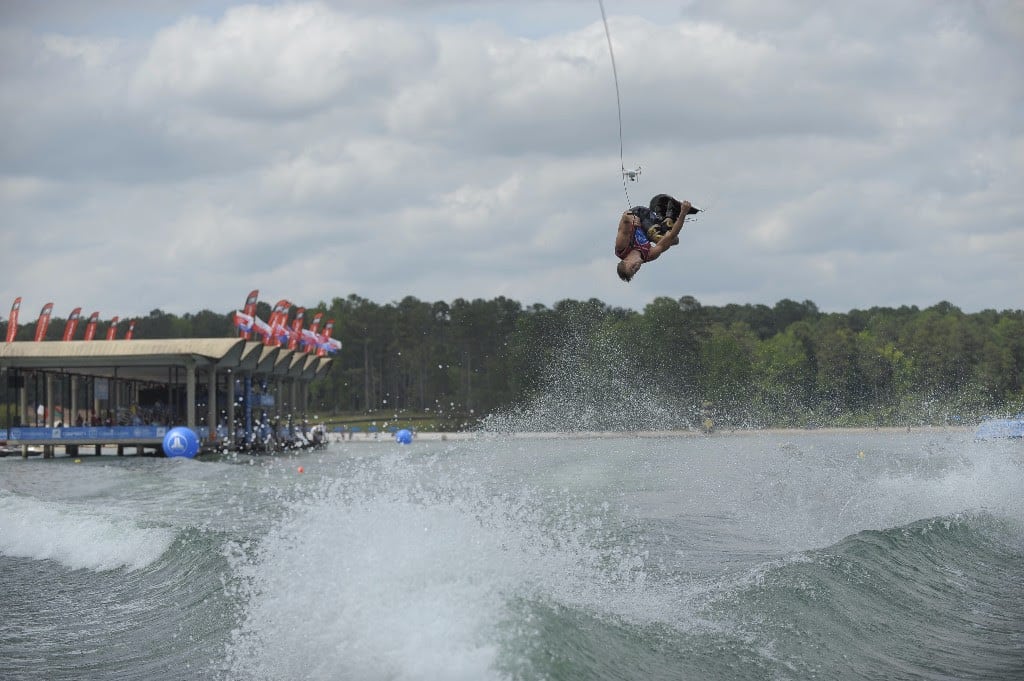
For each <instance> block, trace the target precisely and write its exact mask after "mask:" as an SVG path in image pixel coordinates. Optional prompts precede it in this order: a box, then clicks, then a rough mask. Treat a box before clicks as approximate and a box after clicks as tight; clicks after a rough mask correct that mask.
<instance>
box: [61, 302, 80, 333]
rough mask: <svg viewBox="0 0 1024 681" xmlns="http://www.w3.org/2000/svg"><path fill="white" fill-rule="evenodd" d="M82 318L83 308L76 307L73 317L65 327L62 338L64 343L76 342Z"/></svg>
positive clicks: (72, 313) (69, 318)
mask: <svg viewBox="0 0 1024 681" xmlns="http://www.w3.org/2000/svg"><path fill="white" fill-rule="evenodd" d="M81 317H82V308H80V307H76V308H75V309H74V310H72V311H71V315H70V316H69V317H68V323H67V324H65V325H64V335H63V336H61V340H62V341H69V340H75V331H76V330H77V329H78V320H79V319H81Z"/></svg>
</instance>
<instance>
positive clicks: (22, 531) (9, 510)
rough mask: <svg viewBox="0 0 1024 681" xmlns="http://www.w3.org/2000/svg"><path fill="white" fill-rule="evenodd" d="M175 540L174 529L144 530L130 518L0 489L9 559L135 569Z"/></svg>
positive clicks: (1, 543) (1, 537) (0, 549)
mask: <svg viewBox="0 0 1024 681" xmlns="http://www.w3.org/2000/svg"><path fill="white" fill-rule="evenodd" d="M173 540H174V533H173V532H172V531H170V530H167V529H163V528H146V527H141V526H140V525H139V523H138V522H137V521H136V520H134V519H133V518H131V517H124V516H119V517H113V516H106V515H101V514H99V513H97V512H96V510H95V507H89V508H86V507H79V506H75V505H73V504H68V503H62V502H49V501H40V500H37V499H32V498H28V497H23V496H20V495H17V494H11V493H8V492H4V491H2V490H0V553H2V554H4V555H6V556H10V557H17V558H32V559H36V560H55V561H57V562H59V563H60V564H62V565H64V566H65V567H67V568H70V569H72V570H79V569H88V570H96V571H103V570H113V569H116V568H128V569H130V570H136V569H139V568H143V567H146V566H148V565H151V564H153V563H154V562H155V561H156V560H158V559H159V558H160V556H161V555H163V553H164V552H165V551H166V550H167V549H168V547H170V545H171V542H172V541H173Z"/></svg>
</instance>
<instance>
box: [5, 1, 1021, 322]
mask: <svg viewBox="0 0 1024 681" xmlns="http://www.w3.org/2000/svg"><path fill="white" fill-rule="evenodd" d="M605 8H606V10H607V13H608V18H609V25H610V29H611V35H612V42H613V46H614V50H615V57H616V61H617V66H618V75H619V86H620V89H621V94H622V115H623V128H622V130H623V145H624V160H625V164H626V166H627V167H631V166H635V165H642V166H643V174H642V176H641V178H640V181H639V182H637V183H629V184H628V193H629V198H630V199H631V202H632V203H634V204H636V203H646V202H647V200H648V199H649V198H650V196H651V195H653V194H656V193H660V192H666V193H671V194H674V195H676V196H677V197H679V198H688V199H690V200H691V201H693V202H694V204H696V205H698V206H702V207H704V208H705V209H706V212H705V214H703V215H702V216H700V218H699V219H698V220H697V221H695V222H693V223H692V224H688V226H687V227H686V229H684V232H683V234H682V244H681V246H679V247H677V248H675V249H673V250H672V251H670V252H669V253H667V254H666V255H665V256H664V257H663V258H662V259H661V260H659V261H658V262H656V263H652V264H650V265H649V266H646V267H645V268H644V269H643V271H641V272H640V273H639V274H638V275H637V277H636V278H635V279H634V280H633V282H632V283H631V284H624V283H622V282H620V281H619V279H618V278H617V277H616V275H615V272H614V268H615V264H616V262H617V261H616V259H615V257H614V255H613V252H612V251H613V240H614V231H615V226H616V223H617V221H618V217H619V215H620V213H621V212H622V211H623V210H624V209H625V208H626V207H627V199H626V193H625V192H624V191H623V182H622V178H621V174H620V159H619V153H620V150H619V135H618V130H619V128H618V118H617V113H616V95H615V82H614V80H613V77H612V69H611V61H610V59H609V54H608V44H607V42H606V39H605V34H604V27H603V24H602V22H601V13H600V8H599V6H598V3H597V1H596V0H564V1H561V2H559V1H556V0H549V1H543V0H516V1H515V2H513V1H512V0H508V1H506V2H491V1H488V0H477V1H475V2H445V1H440V0H438V1H428V0H422V1H418V0H417V1H413V0H405V1H391V0H372V1H371V0H347V1H346V0H335V1H322V2H295V3H250V4H242V3H235V2H229V1H225V0H191V1H176V2H175V1H171V0H153V1H152V2H146V3H139V2H135V1H134V0H92V1H91V2H88V3H82V2H78V0H66V1H64V0H62V1H54V2H46V3H38V2H33V1H30V0H4V2H3V3H2V4H0V124H2V128H3V133H2V135H0V258H2V260H0V268H2V269H0V306H2V308H0V315H2V316H4V317H6V316H7V312H8V309H9V306H10V304H11V302H12V301H13V299H14V298H15V296H22V297H23V298H24V303H23V305H24V307H23V312H22V321H27V320H28V319H31V318H34V316H35V314H37V310H38V309H39V308H41V307H42V306H43V304H44V303H46V302H49V301H53V302H54V303H55V309H54V314H55V315H57V316H62V317H63V316H67V314H68V313H69V312H70V310H71V309H72V308H73V307H76V306H82V307H83V308H86V309H85V310H84V311H85V312H86V314H88V312H90V311H92V310H100V311H101V313H102V316H103V317H104V318H109V317H110V316H113V315H115V314H118V315H120V316H121V317H122V318H125V317H127V316H131V315H140V314H142V315H144V314H146V313H148V312H149V311H150V310H153V309H155V308H160V309H162V310H165V311H168V312H174V313H177V314H181V313H184V312H195V311H198V310H200V309H203V308H209V309H213V310H217V311H227V310H230V309H231V308H233V307H237V306H241V305H242V304H243V302H244V298H245V295H246V293H247V292H248V291H249V290H251V289H254V288H258V289H260V291H261V299H263V300H265V301H268V302H271V303H272V302H273V301H275V300H277V299H279V298H289V299H290V300H292V301H294V302H295V303H296V304H298V305H315V304H316V303H318V302H319V301H329V300H330V299H332V298H334V297H339V296H340V297H345V296H348V295H349V294H352V293H355V294H358V295H360V296H363V297H366V298H369V299H371V300H374V301H377V302H380V303H387V302H391V301H397V300H400V299H401V298H403V297H405V296H407V295H412V296H415V297H417V298H419V299H421V300H427V301H436V300H446V301H452V300H454V299H456V298H488V299H489V298H493V297H496V296H506V297H509V298H512V299H515V300H518V301H520V302H522V303H524V304H527V305H528V304H532V303H535V302H539V303H543V304H546V305H550V304H553V303H554V302H556V301H558V300H561V299H564V298H575V299H589V298H598V299H601V300H603V301H605V302H607V303H609V304H613V305H619V306H624V307H630V308H634V309H638V310H639V309H642V308H643V306H644V305H646V304H647V303H648V302H650V301H651V300H652V299H653V298H654V297H656V296H659V295H669V296H672V297H679V296H682V295H693V296H695V297H696V298H697V299H698V300H700V301H701V302H702V303H705V304H714V305H721V304H726V303H766V304H769V305H771V304H773V303H774V302H775V301H777V300H779V299H782V298H792V299H796V300H805V299H810V300H813V301H814V302H816V303H817V304H818V305H819V307H821V308H822V309H823V310H828V311H846V310H849V309H852V308H867V307H871V306H875V305H884V306H898V305H903V304H908V305H919V306H922V307H925V306H929V305H932V304H934V303H936V302H939V301H941V300H948V301H950V302H952V303H954V304H956V305H958V306H960V307H962V308H963V309H965V310H967V311H977V310H981V309H985V308H997V309H1005V308H1013V309H1019V308H1021V307H1024V4H1022V3H1020V2H1016V1H1011V0H1005V1H1001V0H991V1H983V0H981V1H978V2H964V1H961V0H949V1H947V2H942V1H939V0H921V1H912V0H882V1H878V2H875V1H862V2H856V3H845V2H844V3H839V2H828V3H820V2H816V1H808V2H800V1H795V0H773V2H768V3H766V2H763V1H762V0H684V1H677V2H654V1H643V0H628V1H627V0H605Z"/></svg>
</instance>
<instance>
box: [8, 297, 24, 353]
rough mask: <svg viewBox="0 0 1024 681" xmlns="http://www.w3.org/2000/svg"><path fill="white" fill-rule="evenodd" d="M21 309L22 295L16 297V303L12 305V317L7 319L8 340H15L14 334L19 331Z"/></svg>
mask: <svg viewBox="0 0 1024 681" xmlns="http://www.w3.org/2000/svg"><path fill="white" fill-rule="evenodd" d="M20 309H21V296H18V297H17V298H15V299H14V305H11V318H10V319H8V320H7V342H8V343H10V342H12V341H14V336H15V335H16V334H17V333H18V311H19V310H20Z"/></svg>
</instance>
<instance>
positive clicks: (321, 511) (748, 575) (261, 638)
mask: <svg viewBox="0 0 1024 681" xmlns="http://www.w3.org/2000/svg"><path fill="white" fill-rule="evenodd" d="M81 459H82V463H80V464H75V463H74V462H73V461H72V460H71V459H62V458H58V459H55V460H48V461H42V460H39V459H32V460H28V461H23V460H21V459H20V458H14V457H11V458H7V459H0V678H3V679H49V680H56V679H117V680H118V681H124V680H126V679H146V680H147V681H152V680H155V679H239V680H256V679H276V680H287V679H354V680H375V679H410V680H412V679H466V680H474V681H476V680H480V679H546V680H557V679H566V680H568V679H580V680H588V681H589V680H594V679H609V680H611V679H615V680H620V679H637V680H640V679H643V680H645V681H650V680H652V679H811V678H821V679H860V678H890V679H975V678H976V679H982V678H984V679H1019V678H1024V445H1022V444H1021V443H1020V442H1013V441H1003V442H984V443H983V442H975V441H973V440H972V438H971V434H970V433H968V432H962V431H942V430H936V431H929V432H913V433H902V432H891V431H888V432H886V431H879V432H874V431H868V432H830V431H816V432H792V433H785V432H783V433H760V434H721V435H717V434H716V435H713V436H711V437H694V436H667V437H650V438H648V437H593V438H568V437H567V438H543V439H525V438H508V437H498V436H494V437H489V436H481V437H478V438H476V439H472V440H457V441H456V440H450V441H439V440H435V441H422V440H417V441H415V442H414V443H413V444H412V445H409V446H402V445H399V444H396V443H393V442H386V441H385V442H344V443H335V444H332V445H331V446H330V447H329V448H328V449H327V450H322V451H319V452H309V453H303V454H299V455H296V456H286V457H284V456H282V457H248V456H238V457H231V456H224V457H223V458H221V459H219V460H212V461H211V460H202V461H192V460H183V459H155V458H134V457H125V458H117V457H112V456H103V457H98V458H97V457H91V456H84V457H81ZM300 466H301V467H302V468H303V470H304V472H302V473H299V472H298V468H299V467H300Z"/></svg>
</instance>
